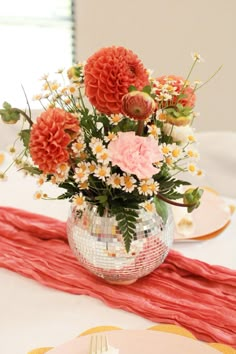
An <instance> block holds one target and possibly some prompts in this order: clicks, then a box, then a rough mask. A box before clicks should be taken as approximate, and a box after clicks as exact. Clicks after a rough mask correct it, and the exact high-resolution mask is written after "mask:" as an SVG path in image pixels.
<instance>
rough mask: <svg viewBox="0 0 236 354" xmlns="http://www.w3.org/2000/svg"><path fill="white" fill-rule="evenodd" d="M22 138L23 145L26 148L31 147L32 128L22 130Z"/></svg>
mask: <svg viewBox="0 0 236 354" xmlns="http://www.w3.org/2000/svg"><path fill="white" fill-rule="evenodd" d="M19 136H20V139H21V140H22V141H23V145H24V147H25V148H26V149H28V148H29V141H30V129H24V130H21V131H20V133H19Z"/></svg>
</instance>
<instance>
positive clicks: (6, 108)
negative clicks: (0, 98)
mask: <svg viewBox="0 0 236 354" xmlns="http://www.w3.org/2000/svg"><path fill="white" fill-rule="evenodd" d="M0 116H1V118H2V121H3V122H4V123H7V124H15V123H16V122H17V121H18V120H19V119H20V113H19V112H18V111H16V109H14V108H12V106H11V105H10V103H8V102H4V103H3V109H0Z"/></svg>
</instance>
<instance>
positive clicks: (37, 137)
mask: <svg viewBox="0 0 236 354" xmlns="http://www.w3.org/2000/svg"><path fill="white" fill-rule="evenodd" d="M78 133H79V122H78V119H77V118H76V117H75V116H74V115H73V114H71V113H68V112H66V111H64V110H62V109H60V108H49V109H48V110H47V111H45V112H43V113H42V114H41V115H40V116H39V117H38V118H37V121H36V123H35V124H34V125H33V126H32V129H31V134H30V143H29V148H30V154H31V157H32V160H33V161H34V163H35V164H36V165H37V166H38V167H39V168H40V170H42V172H43V173H54V172H55V171H56V168H57V166H58V164H61V163H63V162H67V161H68V159H69V153H68V151H67V146H68V144H69V143H70V142H71V141H72V140H73V139H74V138H75V137H76V136H77V135H78Z"/></svg>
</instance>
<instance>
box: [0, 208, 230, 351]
mask: <svg viewBox="0 0 236 354" xmlns="http://www.w3.org/2000/svg"><path fill="white" fill-rule="evenodd" d="M0 266H1V267H4V268H7V269H10V270H12V271H14V272H17V273H19V274H21V275H24V276H26V277H29V278H33V279H35V280H36V281H38V282H40V283H42V284H44V285H46V286H49V287H52V288H56V289H59V290H62V291H66V292H69V293H72V294H83V295H89V296H92V297H95V298H98V299H100V300H102V301H103V302H104V303H106V304H107V305H108V306H111V307H114V308H120V309H123V310H126V311H129V312H133V313H135V314H137V315H140V316H142V317H145V318H147V319H149V320H151V321H153V322H160V323H172V324H178V325H180V326H183V327H185V328H187V329H189V330H190V331H191V332H192V333H193V334H194V335H195V336H196V337H197V338H199V339H201V340H204V341H208V342H220V343H224V344H229V345H231V346H232V347H234V348H236V271H234V270H231V269H228V268H225V267H221V266H212V265H209V264H207V263H204V262H201V261H198V260H193V259H189V258H187V257H184V256H183V255H181V254H180V253H178V252H176V251H174V250H171V251H170V253H169V255H168V257H167V258H166V260H165V262H164V263H163V264H162V265H161V266H160V267H159V268H158V269H156V270H155V271H154V272H153V273H152V274H150V275H148V276H146V277H145V278H142V279H140V280H138V281H137V282H136V283H135V284H132V285H129V286H117V285H109V284H107V283H105V282H104V281H103V280H101V279H99V278H97V277H95V276H93V275H91V274H90V273H89V272H88V271H87V270H85V269H84V268H83V267H81V266H80V265H79V263H78V262H77V260H76V259H75V257H74V256H73V254H72V252H71V250H70V248H69V246H68V243H67V236H66V225H65V223H64V222H61V221H58V220H55V219H53V218H49V217H46V216H43V215H38V214H33V213H29V212H26V211H23V210H19V209H14V208H8V207H0Z"/></svg>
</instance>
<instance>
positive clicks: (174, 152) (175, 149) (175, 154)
mask: <svg viewBox="0 0 236 354" xmlns="http://www.w3.org/2000/svg"><path fill="white" fill-rule="evenodd" d="M171 156H172V158H173V159H174V160H178V159H179V158H181V157H182V156H183V150H182V149H181V148H180V147H179V146H178V145H176V144H173V145H172V148H171Z"/></svg>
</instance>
